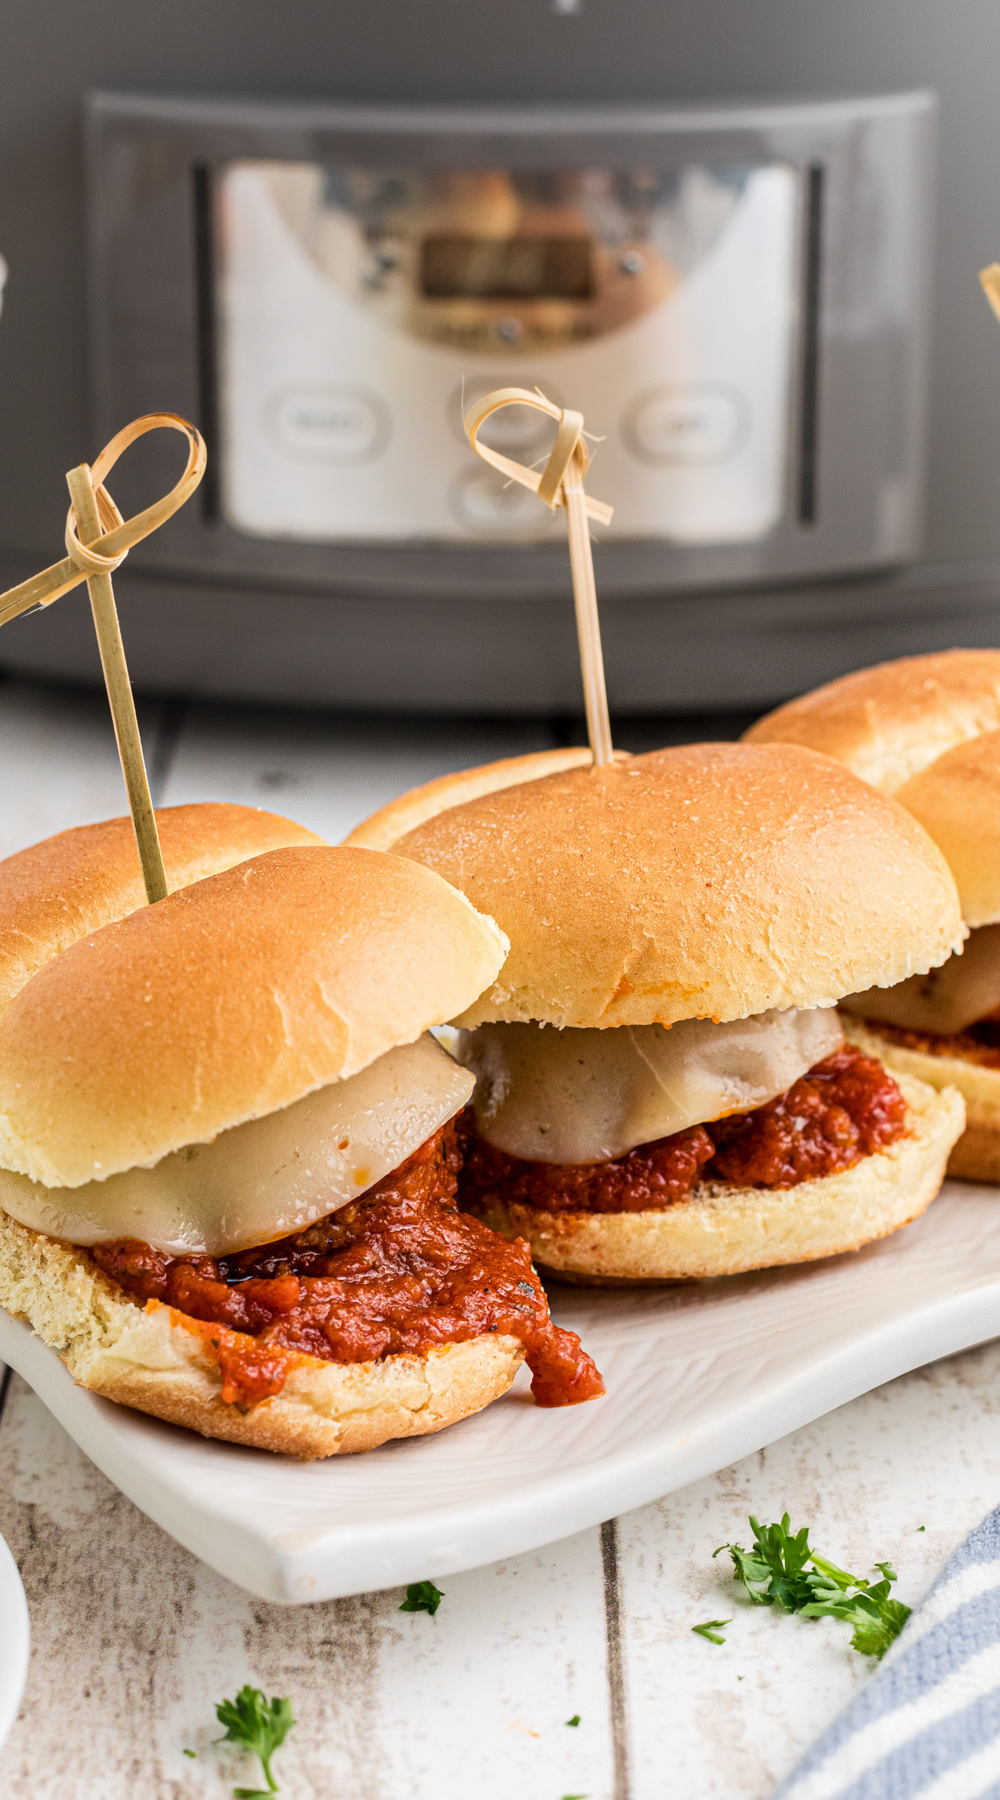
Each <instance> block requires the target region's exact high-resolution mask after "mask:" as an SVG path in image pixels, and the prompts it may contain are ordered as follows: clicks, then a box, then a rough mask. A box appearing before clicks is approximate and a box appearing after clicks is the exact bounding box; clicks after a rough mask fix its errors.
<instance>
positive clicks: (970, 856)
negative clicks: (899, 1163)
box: [746, 650, 1000, 1181]
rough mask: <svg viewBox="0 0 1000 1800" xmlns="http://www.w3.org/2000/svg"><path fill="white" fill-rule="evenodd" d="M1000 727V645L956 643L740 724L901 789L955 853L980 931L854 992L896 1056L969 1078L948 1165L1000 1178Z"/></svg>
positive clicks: (949, 854) (969, 915)
mask: <svg viewBox="0 0 1000 1800" xmlns="http://www.w3.org/2000/svg"><path fill="white" fill-rule="evenodd" d="M998 728H1000V650H949V651H945V652H943V653H941V654H938V655H932V656H910V657H901V658H900V659H899V660H898V661H896V662H890V663H881V664H879V665H877V666H876V667H874V668H870V669H860V670H858V671H857V672H856V673H855V674H853V675H846V676H844V677H843V678H842V679H841V680H839V681H833V682H830V683H829V684H828V685H827V686H826V687H822V688H817V689H816V690H815V691H814V692H813V693H810V694H804V695H803V696H802V697H801V698H800V699H798V700H793V701H791V702H789V704H788V705H787V706H781V707H778V708H777V709H776V710H775V711H774V712H772V713H769V714H768V715H767V717H766V718H764V719H760V720H759V721H758V722H757V724H756V725H753V726H751V728H750V730H749V731H748V732H747V734H746V741H747V742H749V743H758V744H764V743H778V742H785V743H797V744H806V745H809V746H810V747H811V748H813V749H814V750H821V751H823V752H824V753H825V754H826V755H828V756H834V757H836V758H837V759H838V760H839V761H840V762H843V763H844V764H846V766H847V767H848V768H851V769H853V770H854V772H855V773H856V774H858V775H861V776H862V777H863V778H864V779H865V780H867V781H869V782H871V783H872V784H873V785H874V786H876V787H878V788H880V789H881V790H882V791H883V792H884V793H892V794H894V795H895V797H896V799H897V800H898V801H899V803H900V805H902V806H905V807H906V809H907V811H908V812H910V813H912V814H913V817H914V818H915V819H917V820H918V821H919V822H920V824H921V825H922V826H923V827H924V830H925V831H926V832H927V833H928V834H929V836H930V837H932V838H933V839H934V842H935V843H936V844H937V846H938V848H939V850H940V851H941V853H942V855H943V856H944V858H945V860H946V862H947V863H948V866H949V868H950V869H951V872H952V874H953V876H954V878H955V881H956V884H957V887H958V893H959V899H960V901H961V906H962V916H963V918H964V920H965V922H966V924H967V925H968V926H969V927H970V928H971V929H972V933H973V936H972V938H971V939H970V941H969V942H968V943H967V945H966V947H965V951H964V953H963V955H962V956H961V958H959V959H958V960H956V961H955V962H953V963H948V964H947V965H946V966H945V967H944V968H943V969H942V970H940V971H938V972H937V974H936V975H934V976H933V977H932V978H931V979H930V980H929V981H927V982H925V983H919V982H917V983H915V982H911V983H909V984H908V986H907V987H906V988H903V989H900V990H899V991H898V992H896V993H893V994H885V993H881V992H879V993H876V994H871V993H865V992H860V993H858V994H857V995H856V996H855V997H852V998H851V999H850V1000H849V1002H848V1005H849V1008H850V1010H851V1012H852V1013H857V1015H858V1016H859V1018H863V1019H864V1020H865V1028H864V1032H863V1033H862V1036H863V1040H864V1043H865V1045H866V1046H867V1047H868V1048H869V1049H871V1048H872V1047H873V1046H876V1045H877V1047H878V1054H879V1055H880V1057H881V1058H882V1060H883V1061H884V1062H885V1063H886V1064H887V1065H888V1066H889V1067H890V1068H892V1069H894V1070H898V1071H902V1072H903V1073H904V1074H907V1073H908V1074H911V1075H917V1076H919V1078H920V1079H921V1080H923V1081H927V1082H930V1083H931V1085H932V1086H934V1087H945V1086H953V1087H957V1088H958V1089H959V1090H960V1091H961V1093H962V1095H963V1096H964V1099H965V1103H966V1110H967V1121H968V1122H967V1126H966V1131H965V1133H964V1135H963V1137H962V1138H961V1139H960V1141H959V1142H958V1143H957V1144H956V1146H955V1149H954V1151H953V1153H952V1156H951V1159H950V1161H949V1165H948V1169H949V1173H950V1174H952V1175H957V1176H963V1177H965V1178H967V1179H969V1180H975V1181H1000V1050H997V1049H996V1048H991V1047H990V1046H989V1045H983V1044H980V1043H977V1042H976V1040H975V1038H974V1037H971V1036H969V1028H970V1027H971V1026H974V1025H975V1024H976V1023H977V1021H978V1020H980V1019H982V1018H990V1017H991V1016H992V1015H993V1014H994V1013H995V1010H996V1008H997V1006H998V1004H1000V729H998ZM987 927H989V929H988V930H987V929H985V928H987ZM852 1035H854V1036H856V1035H857V1034H856V1033H854V1032H852ZM859 1041H860V1040H859Z"/></svg>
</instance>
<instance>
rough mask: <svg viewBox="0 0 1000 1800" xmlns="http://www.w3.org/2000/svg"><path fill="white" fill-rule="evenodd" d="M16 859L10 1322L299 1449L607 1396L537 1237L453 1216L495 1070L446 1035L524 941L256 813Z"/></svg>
mask: <svg viewBox="0 0 1000 1800" xmlns="http://www.w3.org/2000/svg"><path fill="white" fill-rule="evenodd" d="M158 820H159V828H160V836H161V841H162V844H163V849H164V860H165V866H166V870H167V877H168V884H169V886H170V888H171V891H170V893H169V894H168V897H167V898H166V899H165V900H162V901H160V902H159V903H158V904H156V905H155V906H145V905H143V904H142V884H141V878H140V875H139V866H138V861H137V858H136V852H135V845H134V841H133V839H132V831H131V825H130V823H129V821H127V820H114V821H112V822H111V823H110V824H107V825H100V826H91V827H88V828H86V829H84V830H80V831H70V832H66V833H63V835H62V836H61V837H58V838H54V839H51V840H49V842H47V843H45V844H40V845H37V846H36V847H35V848H34V849H32V850H27V851H24V852H22V853H21V854H20V855H18V856H13V857H10V858H9V859H8V860H7V861H6V862H3V863H0V1209H2V1210H0V1304H2V1305H3V1306H5V1307H6V1308H7V1310H8V1311H9V1312H11V1313H13V1314H14V1315H15V1316H17V1317H18V1318H20V1319H22V1320H25V1321H27V1323H29V1324H30V1325H31V1326H32V1327H33V1328H34V1330H35V1331H36V1332H37V1333H38V1334H39V1335H40V1336H41V1337H42V1338H43V1339H44V1340H45V1341H46V1343H48V1344H50V1345H51V1346H53V1347H54V1348H55V1349H56V1350H58V1352H59V1353H60V1355H61V1356H62V1358H63V1361H64V1362H65V1364H66V1366H67V1368H68V1369H69V1371H70V1373H71V1374H72V1375H73V1377H74V1379H75V1380H76V1381H77V1382H78V1383H79V1384H80V1385H81V1386H83V1387H86V1388H89V1389H90V1390H91V1391H92V1392H94V1393H98V1394H102V1395H105V1396H106V1397H107V1398H108V1399H111V1400H115V1401H119V1402H123V1403H124V1404H126V1405H128V1406H133V1407H137V1408H139V1409H140V1410H142V1411H144V1412H148V1413H152V1414H155V1415H156V1416H158V1417H160V1418H162V1419H167V1420H171V1421H172V1422H174V1423H175V1424H179V1425H184V1426H189V1427H191V1428H193V1429H194V1430H197V1431H200V1432H202V1433H204V1434H205V1435H206V1436H208V1437H217V1438H228V1439H231V1440H233V1441H234V1442H237V1443H243V1444H250V1445H254V1446H257V1447H258V1448H263V1449H269V1450H279V1451H290V1452H292V1453H294V1454H295V1455H298V1456H301V1457H316V1456H327V1455H330V1454H333V1453H335V1452H338V1451H350V1450H363V1449H369V1448H372V1447H373V1446H375V1445H378V1444H381V1443H383V1442H385V1441H386V1440H387V1439H389V1438H394V1437H405V1436H410V1435H415V1434H421V1433H425V1432H431V1431H436V1430H438V1429H440V1427H442V1426H444V1425H448V1424H450V1423H452V1422H453V1421H454V1420H457V1419H461V1418H464V1417H466V1416H467V1415H469V1414H471V1413H474V1412H476V1411H478V1410H479V1409H480V1408H481V1407H483V1406H485V1405H487V1404H488V1403H489V1402H490V1401H491V1400H493V1399H495V1398H496V1397H497V1396H498V1395H500V1394H502V1393H504V1392H505V1391H506V1389H507V1388H509V1387H510V1385H511V1382H512V1381H513V1379H514V1376H515V1374H516V1373H517V1370H518V1368H519V1366H520V1364H521V1362H522V1361H523V1360H525V1359H527V1361H528V1363H529V1366H530V1367H531V1369H532V1371H533V1374H534V1390H533V1391H534V1393H535V1396H536V1399H538V1400H539V1401H540V1403H541V1404H543V1405H563V1404H570V1403H572V1402H574V1401H576V1400H579V1399H586V1398H589V1397H591V1396H592V1395H595V1394H598V1393H600V1392H601V1391H602V1389H601V1383H600V1377H599V1376H598V1375H597V1372H596V1370H595V1369H594V1366H593V1364H592V1363H591V1362H590V1359H589V1358H588V1357H586V1356H585V1355H584V1353H583V1352H582V1351H581V1349H580V1345H579V1341H578V1340H577V1339H576V1338H575V1337H573V1336H572V1334H571V1333H568V1332H562V1331H559V1330H557V1328H556V1327H555V1326H554V1325H553V1323H552V1321H551V1319H550V1317H549V1313H548V1307H547V1303H546V1300H545V1297H544V1294H543V1293H542V1291H541V1288H540V1285H539V1282H538V1278H537V1276H536V1275H535V1273H534V1271H533V1269H532V1267H531V1261H530V1254H529V1251H528V1248H527V1246H526V1245H525V1244H523V1243H521V1244H516V1243H515V1244H511V1243H509V1242H507V1241H506V1240H505V1239H503V1238H501V1237H498V1236H497V1235H496V1234H495V1233H493V1232H491V1231H490V1230H489V1229H488V1228H487V1227H486V1226H485V1225H483V1224H482V1223H481V1222H480V1221H478V1220H476V1219H472V1218H468V1217H465V1216H463V1215H462V1214H461V1213H459V1212H458V1211H457V1210H456V1206H455V1192H456V1186H457V1167H458V1152H457V1147H456V1136H457V1132H456V1126H455V1123H454V1120H455V1115H456V1114H457V1113H458V1112H459V1111H460V1110H461V1109H462V1107H463V1106H464V1105H465V1103H466V1101H467V1099H468V1097H469V1094H470V1093H471V1091H472V1087H473V1077H472V1076H471V1074H469V1073H468V1072H467V1071H466V1070H465V1069H463V1068H461V1067H459V1066H458V1065H457V1064H456V1063H455V1062H454V1060H453V1059H452V1058H451V1057H450V1056H449V1055H448V1054H447V1053H446V1052H445V1051H444V1050H442V1049H441V1048H440V1047H439V1045H438V1044H437V1043H436V1042H435V1040H434V1038H433V1037H432V1036H431V1035H430V1030H431V1028H432V1027H434V1026H436V1025H438V1024H439V1023H441V1022H442V1021H443V1020H445V1019H447V1018H450V1017H451V1016H452V1015H454V1014H455V1013H456V1012H461V1011H462V1010H464V1009H465V1008H466V1007H468V1006H470V1005H471V1004H472V1003H473V1002H474V1000H475V999H476V997H477V995H478V994H479V993H480V992H481V991H482V989H483V988H484V987H487V986H489V984H490V982H491V981H493V980H494V979H495V978H496V975H497V974H498V972H499V969H500V966H501V964H502V962H503V960H504V956H505V954H506V950H507V944H506V939H505V938H504V936H503V933H502V932H501V931H500V930H499V929H498V927H497V926H496V925H495V924H494V922H493V921H492V919H489V918H486V917H483V916H482V915H480V914H479V913H478V912H477V911H475V909H474V908H473V907H472V906H471V905H470V904H469V902H468V901H467V900H466V899H465V898H463V896H462V895H461V894H459V893H457V892H456V891H455V890H454V889H453V888H451V887H449V886H448V884H447V883H446V882H445V881H443V880H442V879H441V878H440V877H439V876H437V875H435V874H433V873H432V871H430V870H428V869H426V868H424V867H421V866H420V865H419V864H417V863H415V862H407V861H403V860H402V859H401V858H396V857H388V856H383V855H377V854H375V853H373V852H371V851H367V850H356V849H333V848H330V847H329V846H326V845H323V844H322V843H321V841H320V840H319V839H316V838H314V837H313V836H312V834H310V833H308V832H305V831H303V830H301V829H300V828H299V827H297V826H295V825H292V824H290V823H289V822H288V821H285V820H279V819H275V818H272V817H271V816H270V815H268V814H262V813H253V812H251V811H250V810H249V809H246V808H225V807H183V808H176V809H173V810H171V811H166V812H162V813H160V814H159V815H158Z"/></svg>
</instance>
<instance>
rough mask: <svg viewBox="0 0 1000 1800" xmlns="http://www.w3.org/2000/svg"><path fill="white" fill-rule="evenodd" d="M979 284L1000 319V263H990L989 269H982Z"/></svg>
mask: <svg viewBox="0 0 1000 1800" xmlns="http://www.w3.org/2000/svg"><path fill="white" fill-rule="evenodd" d="M979 282H980V286H981V287H982V290H983V293H984V294H985V295H986V298H987V300H988V301H989V303H990V305H991V306H992V308H993V311H994V312H995V313H996V316H997V318H998V319H1000V263H990V264H989V267H988V268H985V269H980V271H979Z"/></svg>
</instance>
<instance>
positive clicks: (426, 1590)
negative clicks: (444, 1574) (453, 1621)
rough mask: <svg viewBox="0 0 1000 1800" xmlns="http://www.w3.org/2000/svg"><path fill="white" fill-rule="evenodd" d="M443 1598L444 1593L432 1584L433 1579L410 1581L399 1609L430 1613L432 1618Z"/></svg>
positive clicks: (401, 1610)
mask: <svg viewBox="0 0 1000 1800" xmlns="http://www.w3.org/2000/svg"><path fill="white" fill-rule="evenodd" d="M443 1599H444V1594H443V1593H442V1591H441V1589H440V1588H437V1587H435V1586H434V1583H433V1581H411V1582H410V1585H409V1587H408V1588H407V1590H406V1599H405V1600H404V1601H403V1604H402V1605H401V1607H400V1609H399V1610H400V1612H425V1613H430V1615H431V1618H433V1617H434V1614H435V1613H436V1612H437V1609H438V1607H439V1606H440V1604H441V1602H442V1600H443Z"/></svg>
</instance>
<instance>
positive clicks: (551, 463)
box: [465, 387, 614, 764]
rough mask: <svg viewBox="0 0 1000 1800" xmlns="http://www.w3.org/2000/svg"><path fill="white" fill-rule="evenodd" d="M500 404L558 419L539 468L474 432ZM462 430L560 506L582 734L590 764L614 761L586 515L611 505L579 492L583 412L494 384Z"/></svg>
mask: <svg viewBox="0 0 1000 1800" xmlns="http://www.w3.org/2000/svg"><path fill="white" fill-rule="evenodd" d="M505 406H533V407H535V408H536V410H537V411H538V412H543V413H546V414H547V415H548V417H549V418H550V419H555V420H556V421H557V422H558V426H559V429H558V431H557V433H556V441H555V443H554V444H553V446H552V449H551V451H550V453H549V459H548V462H547V463H546V464H545V467H544V469H543V470H542V471H541V473H539V472H538V470H537V469H529V468H526V467H525V465H524V463H518V462H514V461H512V459H511V458H510V457H509V456H502V455H501V454H500V452H499V450H491V449H490V447H489V445H488V444H482V443H480V442H479V435H478V434H479V431H480V429H481V427H482V426H483V425H485V423H486V421H487V419H489V418H491V417H492V415H493V413H496V412H500V410H501V409H502V408H503V407H505ZM465 434H466V437H467V438H468V440H469V443H470V444H471V445H472V448H473V450H475V452H476V455H477V456H481V457H482V459H483V461H484V462H487V463H489V464H490V466H491V467H492V468H494V469H497V470H498V471H499V473H500V474H501V475H506V476H507V478H508V480H509V481H518V482H520V484H521V486H522V487H526V488H530V489H531V492H532V493H533V494H537V495H538V498H539V500H544V502H545V504H546V505H547V506H551V507H552V508H553V509H555V508H556V507H557V506H562V507H564V508H565V511H566V529H567V532H568V534H569V560H570V568H571V570H572V574H573V598H574V602H575V605H576V630H577V637H578V638H579V643H580V667H581V670H582V672H583V698H584V705H585V708H586V713H587V735H588V737H589V739H590V749H591V754H592V756H593V758H594V762H595V764H601V763H609V762H612V761H613V760H614V750H613V749H612V745H611V723H610V720H609V718H608V696H607V691H606V688H605V684H604V656H603V653H602V651H601V627H600V621H599V619H598V616H597V588H596V586H595V583H594V561H593V557H592V556H591V553H590V520H591V519H594V520H595V521H596V522H597V523H598V524H599V525H608V524H610V522H611V516H612V513H613V512H614V508H613V507H611V506H605V505H604V503H603V501H601V500H593V499H591V497H590V495H589V494H587V493H585V492H584V486H583V478H584V476H585V475H586V473H587V465H588V463H589V461H590V456H589V453H588V450H587V444H586V438H585V434H584V429H583V414H582V413H578V412H570V410H569V409H568V408H563V407H560V406H556V405H555V404H554V403H553V402H552V401H551V400H547V399H546V398H545V395H544V394H542V393H539V392H538V391H537V390H536V391H535V392H534V393H531V392H530V391H529V390H528V389H527V388H515V387H511V388H497V389H496V390H495V391H494V392H493V393H492V394H486V395H484V397H483V399H482V400H479V401H477V403H476V405H475V406H473V407H470V409H469V411H468V412H467V413H466V415H465Z"/></svg>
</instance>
